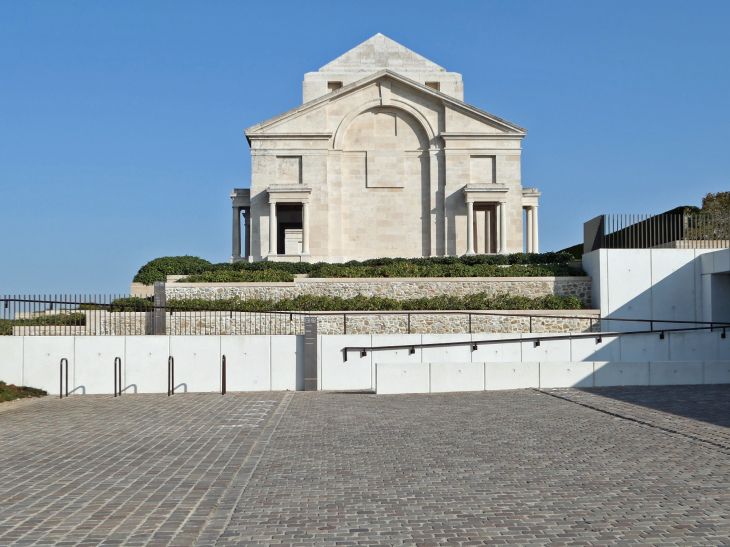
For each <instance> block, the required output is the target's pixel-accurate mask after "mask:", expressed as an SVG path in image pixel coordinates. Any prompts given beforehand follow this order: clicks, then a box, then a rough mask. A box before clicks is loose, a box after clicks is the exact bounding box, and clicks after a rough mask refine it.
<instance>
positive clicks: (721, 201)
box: [702, 192, 730, 215]
mask: <svg viewBox="0 0 730 547" xmlns="http://www.w3.org/2000/svg"><path fill="white" fill-rule="evenodd" d="M702 212H703V213H707V214H711V215H730V192H717V193H716V194H713V193H708V194H707V195H706V196H705V197H703V198H702Z"/></svg>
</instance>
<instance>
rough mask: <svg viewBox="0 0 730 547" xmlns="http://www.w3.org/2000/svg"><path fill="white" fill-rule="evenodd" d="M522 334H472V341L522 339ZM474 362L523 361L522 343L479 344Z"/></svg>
mask: <svg viewBox="0 0 730 547" xmlns="http://www.w3.org/2000/svg"><path fill="white" fill-rule="evenodd" d="M521 337H522V335H521V334H520V333H517V332H514V333H494V334H472V335H471V339H472V341H479V340H504V339H505V338H508V339H511V338H521ZM471 358H472V361H484V362H487V363H512V362H515V361H522V343H521V342H519V341H518V342H505V343H503V344H479V345H478V346H477V350H476V351H474V352H473V353H472V356H471Z"/></svg>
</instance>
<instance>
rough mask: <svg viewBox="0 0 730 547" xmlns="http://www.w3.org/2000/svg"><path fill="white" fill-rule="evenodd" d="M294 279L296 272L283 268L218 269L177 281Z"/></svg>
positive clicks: (289, 280)
mask: <svg viewBox="0 0 730 547" xmlns="http://www.w3.org/2000/svg"><path fill="white" fill-rule="evenodd" d="M292 281H294V274H291V273H289V272H284V271H281V270H258V271H248V270H241V271H238V272H232V271H226V270H218V271H213V272H203V273H201V274H196V275H190V276H188V277H183V278H182V279H178V280H177V283H236V282H238V283H276V282H289V283H291V282H292Z"/></svg>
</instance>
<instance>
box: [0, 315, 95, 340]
mask: <svg viewBox="0 0 730 547" xmlns="http://www.w3.org/2000/svg"><path fill="white" fill-rule="evenodd" d="M85 324H86V314H84V313H58V314H53V315H40V316H38V317H32V318H30V319H0V336H12V335H13V327H23V326H26V327H45V326H55V327H62V326H77V327H81V326H84V325H85Z"/></svg>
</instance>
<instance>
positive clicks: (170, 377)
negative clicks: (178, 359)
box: [167, 355, 175, 397]
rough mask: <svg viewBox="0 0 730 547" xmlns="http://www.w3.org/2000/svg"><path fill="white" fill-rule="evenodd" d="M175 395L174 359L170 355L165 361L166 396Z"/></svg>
mask: <svg viewBox="0 0 730 547" xmlns="http://www.w3.org/2000/svg"><path fill="white" fill-rule="evenodd" d="M170 395H175V359H174V358H173V356H172V355H170V357H169V358H168V359H167V396H168V397H169V396H170Z"/></svg>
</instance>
